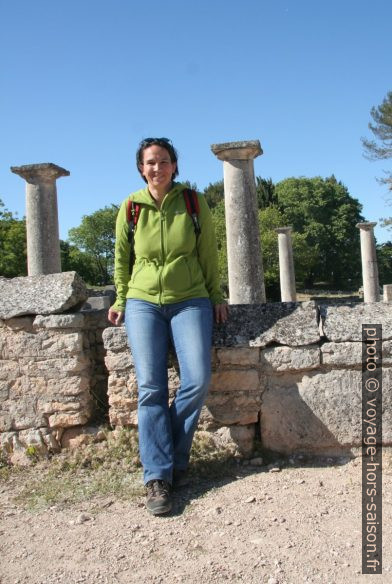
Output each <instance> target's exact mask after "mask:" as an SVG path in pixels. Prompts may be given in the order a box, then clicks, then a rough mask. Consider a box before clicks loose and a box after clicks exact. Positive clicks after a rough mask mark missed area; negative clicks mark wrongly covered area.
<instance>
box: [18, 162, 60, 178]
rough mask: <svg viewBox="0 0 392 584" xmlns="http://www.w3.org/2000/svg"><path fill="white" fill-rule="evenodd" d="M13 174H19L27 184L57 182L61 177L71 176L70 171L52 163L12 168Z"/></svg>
mask: <svg viewBox="0 0 392 584" xmlns="http://www.w3.org/2000/svg"><path fill="white" fill-rule="evenodd" d="M11 172H13V173H14V174H18V175H19V176H21V177H22V178H24V179H25V180H26V181H27V182H33V183H35V182H40V181H43V182H45V181H51V182H52V181H55V180H56V179H57V178H59V177H60V176H69V175H70V172H69V170H65V168H62V167H61V166H57V164H53V163H52V162H43V163H40V164H25V165H23V166H11Z"/></svg>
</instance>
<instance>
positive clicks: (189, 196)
mask: <svg viewBox="0 0 392 584" xmlns="http://www.w3.org/2000/svg"><path fill="white" fill-rule="evenodd" d="M183 195H184V199H185V205H186V210H187V211H188V214H189V215H190V217H191V219H192V223H193V227H194V230H195V235H196V237H198V236H199V235H200V233H201V228H200V223H199V219H198V214H199V212H200V207H199V197H198V195H197V192H196V191H193V190H192V189H184V191H183Z"/></svg>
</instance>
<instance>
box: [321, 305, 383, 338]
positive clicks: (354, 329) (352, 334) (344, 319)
mask: <svg viewBox="0 0 392 584" xmlns="http://www.w3.org/2000/svg"><path fill="white" fill-rule="evenodd" d="M319 308H320V314H321V318H322V321H323V334H324V336H325V337H326V338H327V339H328V341H334V342H336V343H343V342H345V341H359V342H361V341H362V325H363V324H368V325H371V324H381V325H382V335H383V340H384V341H386V340H389V339H392V311H391V308H390V306H389V305H388V304H384V303H382V302H380V303H377V304H362V303H361V304H357V303H353V304H346V305H344V306H330V305H322V306H320V307H319Z"/></svg>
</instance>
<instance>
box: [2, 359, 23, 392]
mask: <svg viewBox="0 0 392 584" xmlns="http://www.w3.org/2000/svg"><path fill="white" fill-rule="evenodd" d="M19 375H20V368H19V364H18V363H17V362H15V361H9V360H8V359H7V360H6V361H0V380H1V381H6V380H7V379H15V378H16V377H18V376H19ZM0 399H1V385H0Z"/></svg>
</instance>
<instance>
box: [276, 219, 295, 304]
mask: <svg viewBox="0 0 392 584" xmlns="http://www.w3.org/2000/svg"><path fill="white" fill-rule="evenodd" d="M291 230H292V227H278V228H277V229H275V231H276V232H277V234H278V245H279V273H280V295H281V299H282V302H295V301H296V300H297V293H296V289H295V273H294V259H293V244H292V241H291Z"/></svg>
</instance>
